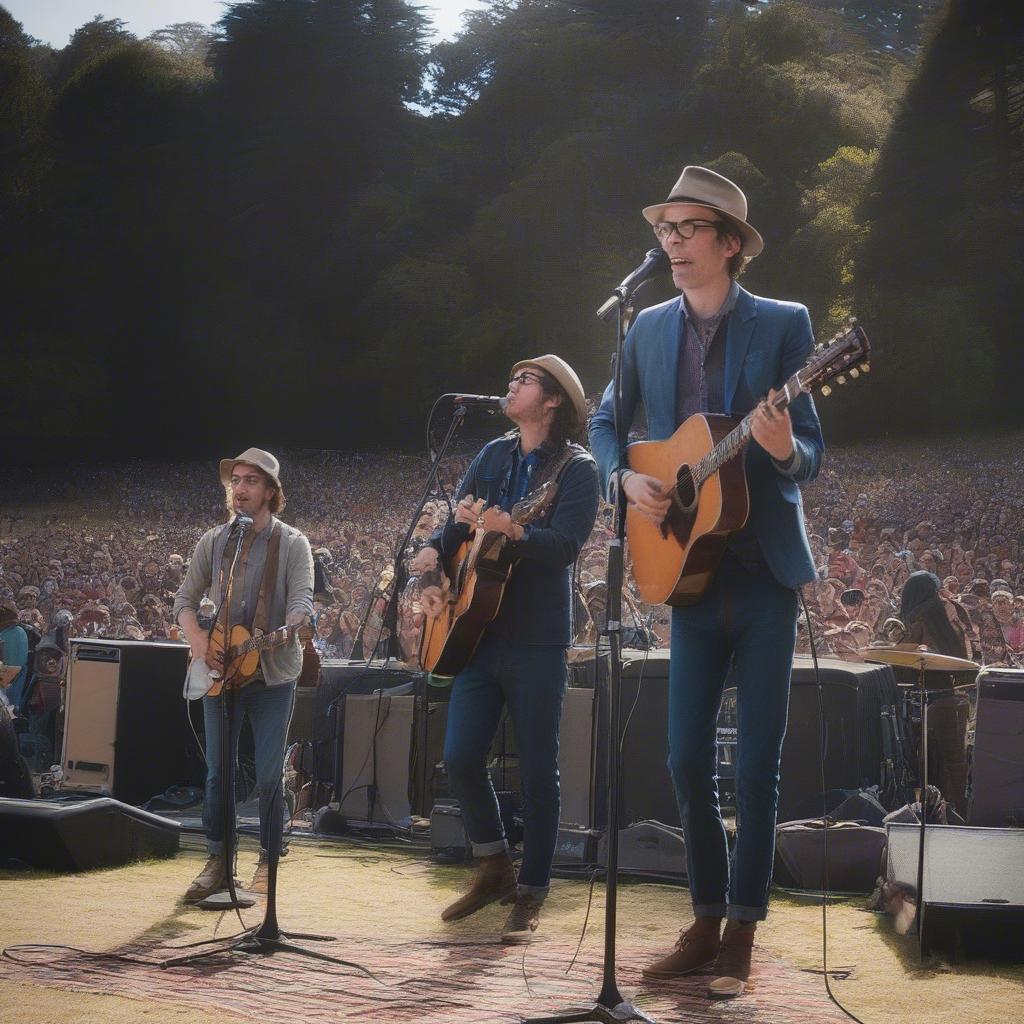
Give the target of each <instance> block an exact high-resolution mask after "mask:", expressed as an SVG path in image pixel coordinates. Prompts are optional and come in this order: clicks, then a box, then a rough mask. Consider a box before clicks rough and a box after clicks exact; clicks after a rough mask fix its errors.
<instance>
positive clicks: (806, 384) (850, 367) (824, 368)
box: [796, 317, 871, 398]
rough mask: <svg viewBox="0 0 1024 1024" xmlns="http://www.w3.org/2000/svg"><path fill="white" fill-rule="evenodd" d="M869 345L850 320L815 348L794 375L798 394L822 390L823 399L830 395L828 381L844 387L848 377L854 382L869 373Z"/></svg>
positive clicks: (862, 332)
mask: <svg viewBox="0 0 1024 1024" xmlns="http://www.w3.org/2000/svg"><path fill="white" fill-rule="evenodd" d="M870 356H871V345H870V344H869V342H868V336H867V335H866V334H865V333H864V328H863V327H861V326H860V325H859V324H858V323H857V320H856V317H850V320H849V322H848V324H847V326H846V327H845V328H844V329H843V330H841V331H839V332H838V333H836V334H834V335H833V336H832V337H831V338H830V339H829V340H828V341H827V342H825V343H823V344H821V345H818V346H817V347H816V348H815V350H814V352H813V353H812V355H811V358H810V359H808V360H807V364H806V365H805V366H804V368H803V369H802V370H801V371H800V372H799V373H798V374H797V375H796V380H797V383H798V386H799V389H800V390H801V391H814V390H816V389H818V388H820V389H821V393H822V395H824V396H825V397H826V398H827V397H828V396H829V395H830V394H831V393H832V388H831V387H829V385H828V382H829V381H831V380H835V382H836V383H837V384H845V383H846V379H847V377H850V378H851V379H853V380H856V379H857V378H858V377H859V376H860V375H861V374H862V373H868V372H869V371H870V370H871V364H870V363H869V362H868V359H869V358H870Z"/></svg>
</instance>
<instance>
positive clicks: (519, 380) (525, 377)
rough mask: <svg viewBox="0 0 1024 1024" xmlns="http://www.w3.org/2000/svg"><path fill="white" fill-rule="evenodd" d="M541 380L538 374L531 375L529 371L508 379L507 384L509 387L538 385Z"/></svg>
mask: <svg viewBox="0 0 1024 1024" xmlns="http://www.w3.org/2000/svg"><path fill="white" fill-rule="evenodd" d="M541 380H543V378H542V377H541V375H540V374H539V373H531V372H530V371H529V370H523V372H522V373H517V374H516V375H515V376H514V377H509V379H508V383H509V386H510V387H511V386H512V385H513V384H539V383H540V382H541Z"/></svg>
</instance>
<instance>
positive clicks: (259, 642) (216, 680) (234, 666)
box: [185, 621, 300, 700]
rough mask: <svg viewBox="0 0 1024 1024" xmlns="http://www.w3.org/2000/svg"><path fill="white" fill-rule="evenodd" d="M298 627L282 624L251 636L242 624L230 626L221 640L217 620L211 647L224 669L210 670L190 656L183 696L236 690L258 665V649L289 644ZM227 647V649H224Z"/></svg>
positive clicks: (251, 675)
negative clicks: (228, 631)
mask: <svg viewBox="0 0 1024 1024" xmlns="http://www.w3.org/2000/svg"><path fill="white" fill-rule="evenodd" d="M299 628H300V627H299V626H297V625H295V626H281V627H280V628H279V629H275V630H274V631H273V632H270V633H260V634H258V635H256V636H253V635H252V634H251V633H250V632H249V630H247V629H246V628H245V626H232V627H231V634H230V637H229V642H228V643H227V644H226V645H225V643H224V627H223V625H222V624H221V623H220V622H219V621H218V622H217V624H216V625H215V626H214V627H213V631H212V632H211V633H210V650H211V651H212V652H213V653H214V654H216V655H219V656H220V657H221V658H222V659H223V661H222V663H223V664H224V666H225V667H224V671H223V672H221V671H219V670H217V669H212V668H210V666H209V665H208V664H207V663H206V661H205V660H204V659H202V658H193V659H192V661H191V662H190V663H189V667H188V675H187V676H186V678H185V697H186V698H188V700H197V699H198V698H200V697H207V696H209V697H216V696H217V695H218V694H219V693H220V692H221V691H222V690H224V688H225V687H227V688H230V689H234V690H239V689H241V688H242V687H243V686H246V685H247V684H248V683H251V682H252V680H253V678H254V677H255V675H256V673H257V671H258V670H259V667H260V652H261V651H268V650H270V649H271V648H273V647H280V646H281V645H282V644H286V643H290V642H291V640H292V638H293V637H294V636H295V634H296V633H297V632H298V631H299ZM225 648H226V650H225Z"/></svg>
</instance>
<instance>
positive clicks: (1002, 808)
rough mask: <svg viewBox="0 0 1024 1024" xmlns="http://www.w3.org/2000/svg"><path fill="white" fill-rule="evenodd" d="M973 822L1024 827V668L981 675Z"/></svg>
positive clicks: (993, 670)
mask: <svg viewBox="0 0 1024 1024" xmlns="http://www.w3.org/2000/svg"><path fill="white" fill-rule="evenodd" d="M968 807H969V810H968V820H969V821H970V823H971V824H972V825H998V826H1017V827H1020V826H1022V825H1024V670H1022V669H1016V670H1014V669H1006V668H986V669H982V671H981V672H980V673H979V675H978V704H977V713H976V717H975V722H974V756H973V760H972V762H971V796H970V801H969V804H968Z"/></svg>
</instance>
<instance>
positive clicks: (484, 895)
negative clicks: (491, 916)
mask: <svg viewBox="0 0 1024 1024" xmlns="http://www.w3.org/2000/svg"><path fill="white" fill-rule="evenodd" d="M515 891H516V870H515V868H514V867H513V866H512V858H511V857H510V856H509V855H508V851H507V850H502V851H501V853H491V854H488V855H487V856H486V857H480V858H479V861H478V863H477V869H476V877H475V878H474V879H473V884H472V885H471V886H470V887H469V892H467V893H466V894H465V896H460V897H459V898H458V899H457V900H456V901H455V902H454V903H450V904H449V905H448V906H447V907H445V908H444V910H442V911H441V920H442V921H459V920H461V919H462V918H464V917H469V915H470V914H475V913H476V912H477V911H478V910H479V909H480V908H481V907H486V906H487V904H488V903H493V902H494V901H495V900H500V899H504V898H505V897H506V896H512V895H515Z"/></svg>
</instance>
